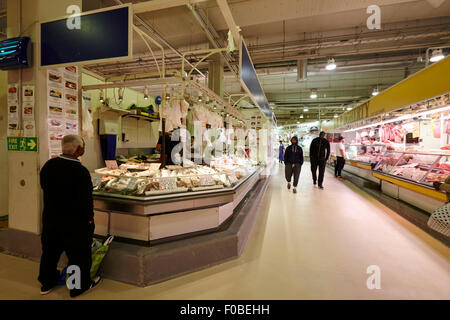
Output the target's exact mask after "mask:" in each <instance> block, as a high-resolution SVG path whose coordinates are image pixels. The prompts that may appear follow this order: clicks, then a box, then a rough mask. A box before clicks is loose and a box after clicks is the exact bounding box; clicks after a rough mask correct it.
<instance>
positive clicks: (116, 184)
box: [93, 159, 255, 197]
mask: <svg viewBox="0 0 450 320" xmlns="http://www.w3.org/2000/svg"><path fill="white" fill-rule="evenodd" d="M244 163H246V164H247V165H244ZM159 167H160V163H145V162H126V163H124V164H122V165H120V166H119V168H117V169H108V168H102V169H97V170H95V174H94V175H93V177H94V176H102V178H101V180H99V179H96V181H97V184H96V185H94V192H96V193H100V194H105V193H109V194H120V195H126V196H138V197H139V196H142V197H144V196H151V195H157V194H165V193H178V192H187V191H201V190H208V189H219V188H230V187H232V186H233V185H235V184H236V183H238V182H239V181H240V180H241V179H243V178H245V177H247V176H249V175H250V174H251V173H253V172H254V170H255V169H254V167H253V166H248V162H246V161H244V162H242V161H239V163H237V161H235V160H231V159H216V160H215V162H214V167H213V166H211V167H209V166H204V165H194V166H192V167H182V166H176V165H173V166H167V167H166V168H165V169H160V168H159Z"/></svg>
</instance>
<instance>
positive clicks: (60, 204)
mask: <svg viewBox="0 0 450 320" xmlns="http://www.w3.org/2000/svg"><path fill="white" fill-rule="evenodd" d="M40 180H41V188H42V190H43V191H44V210H43V213H42V223H43V227H44V230H45V229H53V228H56V229H59V230H61V231H62V230H67V231H69V230H78V231H79V232H82V231H83V230H88V228H90V221H92V220H93V219H94V203H93V199H92V191H93V186H92V180H91V175H90V174H89V171H88V170H87V169H86V168H85V167H84V166H83V165H82V164H81V163H80V162H79V161H77V160H76V159H73V160H72V159H70V158H66V157H58V158H53V159H50V160H48V161H47V162H46V163H45V165H44V166H43V167H42V170H41V173H40Z"/></svg>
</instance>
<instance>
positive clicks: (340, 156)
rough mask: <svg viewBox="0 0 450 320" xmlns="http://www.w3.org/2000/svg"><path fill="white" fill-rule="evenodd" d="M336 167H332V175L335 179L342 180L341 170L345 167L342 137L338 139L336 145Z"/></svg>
mask: <svg viewBox="0 0 450 320" xmlns="http://www.w3.org/2000/svg"><path fill="white" fill-rule="evenodd" d="M335 152H336V167H334V175H335V176H336V178H339V179H342V175H341V174H342V169H344V165H345V146H344V137H342V136H340V137H339V142H338V143H336V150H335Z"/></svg>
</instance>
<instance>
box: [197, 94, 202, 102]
mask: <svg viewBox="0 0 450 320" xmlns="http://www.w3.org/2000/svg"><path fill="white" fill-rule="evenodd" d="M198 102H202V94H201V93H199V94H198Z"/></svg>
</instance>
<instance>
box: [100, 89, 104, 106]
mask: <svg viewBox="0 0 450 320" xmlns="http://www.w3.org/2000/svg"><path fill="white" fill-rule="evenodd" d="M100 102H101V103H103V102H105V96H104V93H103V90H100Z"/></svg>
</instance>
